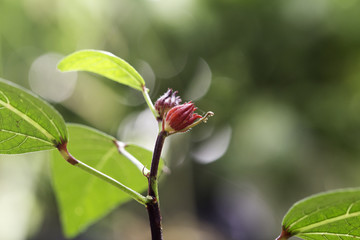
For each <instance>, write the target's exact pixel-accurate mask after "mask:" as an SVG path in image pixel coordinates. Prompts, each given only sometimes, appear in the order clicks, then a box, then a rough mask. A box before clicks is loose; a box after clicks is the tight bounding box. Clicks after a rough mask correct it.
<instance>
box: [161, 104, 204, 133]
mask: <svg viewBox="0 0 360 240" xmlns="http://www.w3.org/2000/svg"><path fill="white" fill-rule="evenodd" d="M196 109H197V108H196V107H195V105H194V104H193V103H192V102H188V103H184V104H181V105H177V106H175V107H173V108H171V109H170V110H169V111H168V112H167V114H166V118H165V119H164V120H163V130H164V131H166V132H168V133H170V134H172V133H176V132H186V131H187V130H189V128H190V126H191V125H192V124H193V123H194V122H195V120H197V119H199V118H202V116H200V115H199V114H196V113H194V111H195V110H196Z"/></svg>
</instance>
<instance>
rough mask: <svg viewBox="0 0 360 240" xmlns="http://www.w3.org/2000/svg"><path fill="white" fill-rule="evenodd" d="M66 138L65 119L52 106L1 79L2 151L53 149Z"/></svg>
mask: <svg viewBox="0 0 360 240" xmlns="http://www.w3.org/2000/svg"><path fill="white" fill-rule="evenodd" d="M66 140H67V129H66V126H65V122H64V120H63V118H62V116H61V115H60V114H59V113H58V112H57V111H56V110H55V109H54V108H53V107H52V106H50V105H49V104H48V103H46V102H45V101H43V100H42V99H40V98H39V97H37V96H35V95H34V94H32V93H31V92H29V91H27V90H25V89H23V88H22V87H20V86H18V85H16V84H14V83H11V82H9V81H6V80H3V79H0V154H17V153H26V152H34V151H40V150H47V149H52V148H54V147H55V146H56V145H57V144H59V143H61V142H65V141H66Z"/></svg>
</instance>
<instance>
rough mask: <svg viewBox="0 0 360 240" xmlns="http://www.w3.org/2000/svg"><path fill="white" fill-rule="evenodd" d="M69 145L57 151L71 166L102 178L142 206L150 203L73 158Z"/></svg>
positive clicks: (63, 145) (60, 145)
mask: <svg viewBox="0 0 360 240" xmlns="http://www.w3.org/2000/svg"><path fill="white" fill-rule="evenodd" d="M66 145H67V143H62V144H59V145H58V146H57V149H58V150H59V152H60V154H61V155H62V156H63V158H64V159H65V160H66V161H67V162H69V163H70V164H71V165H73V166H76V167H78V168H80V169H82V170H84V171H85V172H87V173H90V174H91V175H93V176H95V177H98V178H100V179H101V180H104V181H105V182H107V183H110V184H111V185H113V186H115V187H117V188H118V189H120V190H121V191H123V192H125V193H127V194H128V195H129V196H130V197H132V198H133V199H135V200H136V201H138V202H139V203H141V204H142V205H145V206H146V204H147V203H148V202H149V199H148V198H147V197H145V196H143V195H141V194H140V193H138V192H136V191H134V190H133V189H131V188H129V187H127V186H125V185H124V184H122V183H121V182H119V181H117V180H115V179H114V178H112V177H110V176H108V175H106V174H104V173H102V172H100V171H98V170H96V169H95V168H93V167H90V166H89V165H87V164H85V163H83V162H81V161H79V160H77V159H76V158H75V157H73V156H72V155H71V154H70V153H69V151H68V149H67V146H66Z"/></svg>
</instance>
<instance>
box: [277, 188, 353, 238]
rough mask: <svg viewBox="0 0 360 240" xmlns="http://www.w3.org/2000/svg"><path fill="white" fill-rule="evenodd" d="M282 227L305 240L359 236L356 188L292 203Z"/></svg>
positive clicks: (291, 234)
mask: <svg viewBox="0 0 360 240" xmlns="http://www.w3.org/2000/svg"><path fill="white" fill-rule="evenodd" d="M283 228H284V229H285V230H286V231H287V232H288V233H289V234H290V236H297V237H299V238H302V239H306V240H316V239H334V240H335V239H336V240H339V239H343V240H348V239H349V240H350V239H360V189H344V190H338V191H332V192H326V193H322V194H318V195H314V196H311V197H309V198H306V199H304V200H302V201H300V202H298V203H296V204H295V205H294V206H293V207H292V208H291V209H290V210H289V211H288V213H287V214H286V215H285V217H284V220H283Z"/></svg>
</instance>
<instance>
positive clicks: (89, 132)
mask: <svg viewBox="0 0 360 240" xmlns="http://www.w3.org/2000/svg"><path fill="white" fill-rule="evenodd" d="M68 131H69V137H70V140H69V144H68V149H69V151H70V153H71V154H72V155H73V156H74V157H75V158H77V159H79V160H80V161H82V162H84V163H86V164H88V165H90V166H92V167H94V168H96V169H97V170H99V171H101V172H103V173H105V174H107V175H109V176H111V177H113V178H114V179H116V180H118V181H120V182H121V183H123V184H125V185H126V186H128V187H130V188H132V189H133V190H135V191H138V192H142V191H144V190H145V189H147V185H148V183H147V179H146V177H144V176H143V174H142V173H141V172H140V171H139V170H138V169H137V168H136V167H135V166H134V165H133V164H132V163H131V162H130V161H129V160H128V159H126V158H125V157H123V156H122V155H120V154H119V153H118V151H117V148H116V147H115V144H114V143H113V140H114V138H113V137H111V136H108V135H106V134H103V133H101V132H99V131H97V130H94V129H91V128H88V127H84V126H81V125H75V124H69V125H68ZM126 150H127V151H128V152H130V153H131V154H132V155H134V156H135V157H136V158H137V159H138V160H139V161H141V162H142V163H143V164H144V166H146V167H147V168H149V167H150V163H151V157H152V153H151V152H150V151H148V150H145V149H143V148H141V147H138V146H135V145H129V146H127V147H126ZM52 163H53V164H52V177H53V185H54V189H55V192H56V196H57V201H58V204H59V208H60V215H61V220H62V225H63V230H64V233H65V235H66V236H67V237H69V238H72V237H75V236H76V235H78V234H79V233H80V232H82V231H84V230H85V229H86V228H87V227H88V226H89V225H90V224H92V223H94V222H95V221H97V220H99V219H100V218H102V217H103V216H105V215H106V214H107V213H109V212H110V211H111V210H112V209H114V208H115V207H116V206H118V205H120V204H123V203H125V202H127V201H129V200H130V199H131V198H130V197H129V196H128V195H127V194H125V193H124V192H122V191H121V190H119V189H117V188H116V187H114V186H112V185H110V184H108V183H106V182H104V181H103V180H100V179H98V178H96V177H94V176H92V175H90V174H88V173H86V172H84V171H82V170H81V169H78V168H76V167H74V166H72V165H70V164H68V163H67V162H66V161H65V160H64V159H62V158H61V156H60V154H59V153H58V152H57V151H54V153H53V161H52Z"/></svg>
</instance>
